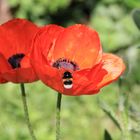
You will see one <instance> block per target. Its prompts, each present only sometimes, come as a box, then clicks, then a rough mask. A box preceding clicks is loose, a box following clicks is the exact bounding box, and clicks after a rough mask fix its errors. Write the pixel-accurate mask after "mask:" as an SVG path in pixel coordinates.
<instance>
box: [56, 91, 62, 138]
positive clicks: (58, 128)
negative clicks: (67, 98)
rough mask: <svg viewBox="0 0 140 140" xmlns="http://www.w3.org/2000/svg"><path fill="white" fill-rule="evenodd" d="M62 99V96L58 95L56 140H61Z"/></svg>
mask: <svg viewBox="0 0 140 140" xmlns="http://www.w3.org/2000/svg"><path fill="white" fill-rule="evenodd" d="M61 99H62V94H60V93H58V95H57V105H56V140H60V139H61V138H60V112H61Z"/></svg>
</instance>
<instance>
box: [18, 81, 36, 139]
mask: <svg viewBox="0 0 140 140" xmlns="http://www.w3.org/2000/svg"><path fill="white" fill-rule="evenodd" d="M20 89H21V94H22V101H23V107H24V113H25V119H26V123H27V126H28V129H29V132H30V135H31V138H32V140H36V137H35V135H34V132H33V129H32V126H31V122H30V118H29V111H28V105H27V100H26V93H25V87H24V84H23V83H21V84H20Z"/></svg>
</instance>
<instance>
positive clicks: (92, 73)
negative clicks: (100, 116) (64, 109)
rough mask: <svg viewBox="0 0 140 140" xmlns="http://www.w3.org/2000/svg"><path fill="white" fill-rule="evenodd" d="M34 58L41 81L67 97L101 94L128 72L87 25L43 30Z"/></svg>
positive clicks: (35, 46)
mask: <svg viewBox="0 0 140 140" xmlns="http://www.w3.org/2000/svg"><path fill="white" fill-rule="evenodd" d="M31 58H32V59H31V63H32V65H33V67H34V69H35V71H36V73H37V74H38V76H39V78H40V79H41V80H42V81H43V82H44V83H45V84H46V85H48V86H49V87H51V88H53V89H55V90H56V91H58V92H60V93H62V94H65V95H74V96H77V95H83V94H95V93H98V92H99V90H100V88H102V87H103V86H105V85H107V84H109V83H111V82H112V81H114V80H116V79H117V78H118V77H119V76H120V75H121V74H122V72H123V71H124V69H125V65H124V63H123V61H122V59H121V58H119V57H118V56H116V55H113V54H109V53H103V52H102V47H101V43H100V39H99V36H98V33H97V32H96V31H95V30H93V29H90V28H88V27H86V26H85V25H73V26H70V27H68V28H63V27H60V26H56V25H49V26H45V27H43V28H42V29H41V30H40V32H38V34H37V35H36V38H35V40H34V43H33V51H32V53H31Z"/></svg>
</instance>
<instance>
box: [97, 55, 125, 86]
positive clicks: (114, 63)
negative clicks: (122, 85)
mask: <svg viewBox="0 0 140 140" xmlns="http://www.w3.org/2000/svg"><path fill="white" fill-rule="evenodd" d="M102 60H103V69H105V70H106V71H107V75H105V76H104V78H103V79H102V81H101V82H100V83H99V84H98V85H97V88H101V87H103V86H105V85H107V84H109V83H111V82H112V81H115V80H116V79H117V78H118V77H119V76H120V75H121V74H122V73H123V72H124V70H125V64H124V62H123V60H122V59H121V58H120V57H118V56H116V55H113V54H110V53H104V54H103V58H102Z"/></svg>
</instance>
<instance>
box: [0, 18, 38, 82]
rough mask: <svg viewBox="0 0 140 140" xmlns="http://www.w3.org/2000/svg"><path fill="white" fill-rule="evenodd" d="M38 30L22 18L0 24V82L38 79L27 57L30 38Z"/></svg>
mask: <svg viewBox="0 0 140 140" xmlns="http://www.w3.org/2000/svg"><path fill="white" fill-rule="evenodd" d="M38 30H39V27H37V26H36V25H34V24H33V23H31V22H29V21H27V20H24V19H13V20H11V21H8V22H6V23H4V24H2V25H1V26H0V83H5V82H8V81H11V82H14V83H28V82H33V81H35V80H37V79H38V78H37V76H36V74H35V73H34V71H33V69H32V67H31V65H30V59H29V57H30V50H31V43H32V39H33V37H34V36H35V34H36V32H37V31H38Z"/></svg>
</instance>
